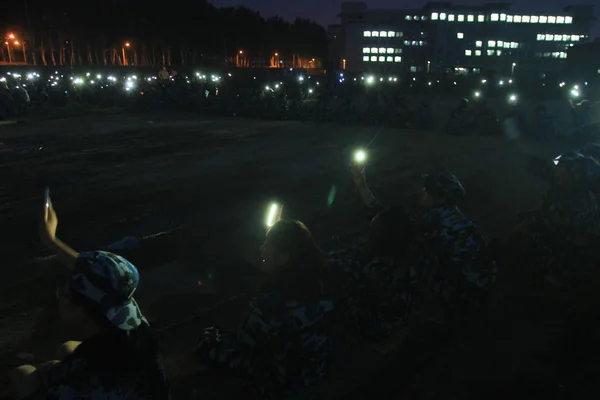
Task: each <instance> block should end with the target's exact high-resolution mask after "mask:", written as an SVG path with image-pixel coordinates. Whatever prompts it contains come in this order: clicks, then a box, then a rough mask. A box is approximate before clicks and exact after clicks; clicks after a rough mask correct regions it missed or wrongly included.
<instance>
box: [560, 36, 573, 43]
mask: <svg viewBox="0 0 600 400" xmlns="http://www.w3.org/2000/svg"><path fill="white" fill-rule="evenodd" d="M570 39H571V36H570V35H563V37H562V40H563V42H568V41H569V40H570Z"/></svg>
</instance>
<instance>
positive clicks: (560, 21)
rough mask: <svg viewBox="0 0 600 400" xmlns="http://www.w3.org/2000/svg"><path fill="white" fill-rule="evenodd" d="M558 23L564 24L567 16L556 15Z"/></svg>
mask: <svg viewBox="0 0 600 400" xmlns="http://www.w3.org/2000/svg"><path fill="white" fill-rule="evenodd" d="M556 23H557V24H564V23H565V17H556Z"/></svg>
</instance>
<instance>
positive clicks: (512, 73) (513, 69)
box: [510, 63, 517, 76]
mask: <svg viewBox="0 0 600 400" xmlns="http://www.w3.org/2000/svg"><path fill="white" fill-rule="evenodd" d="M516 66H517V63H512V69H511V70H510V76H513V75H514V74H515V67H516Z"/></svg>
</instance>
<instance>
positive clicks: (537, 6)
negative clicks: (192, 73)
mask: <svg viewBox="0 0 600 400" xmlns="http://www.w3.org/2000/svg"><path fill="white" fill-rule="evenodd" d="M355 1H356V0H355ZM596 1H597V0H588V1H583V2H581V1H573V0H571V1H569V0H514V1H512V4H513V10H518V11H536V10H537V11H540V10H541V11H547V12H556V13H558V12H560V11H562V9H563V8H564V7H565V6H566V5H568V4H586V3H587V4H594V3H596ZM426 2H427V1H418V0H404V1H402V2H400V1H398V0H368V1H367V4H368V5H369V7H371V8H420V7H422V6H423V5H424V4H425V3H426ZM486 2H487V3H492V2H494V1H493V0H489V1H473V0H461V1H454V2H453V3H454V4H482V3H486ZM212 3H213V4H214V5H215V6H217V7H229V6H246V7H248V8H252V9H255V10H258V11H260V13H261V15H263V16H265V17H270V16H273V15H279V16H281V17H283V18H284V19H288V20H293V19H294V18H296V17H302V18H310V19H312V20H315V21H317V22H318V23H319V24H321V25H323V26H327V25H328V24H332V23H336V22H338V20H339V19H338V18H337V14H338V13H339V10H340V7H341V4H342V1H336V0H285V1H283V0H212ZM596 4H599V5H597V6H596V10H595V12H596V15H598V12H600V3H596ZM593 35H594V36H600V26H599V24H598V22H596V24H595V27H594V29H593Z"/></svg>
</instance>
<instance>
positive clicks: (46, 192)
mask: <svg viewBox="0 0 600 400" xmlns="http://www.w3.org/2000/svg"><path fill="white" fill-rule="evenodd" d="M44 205H45V206H46V207H50V188H49V187H46V190H44Z"/></svg>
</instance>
